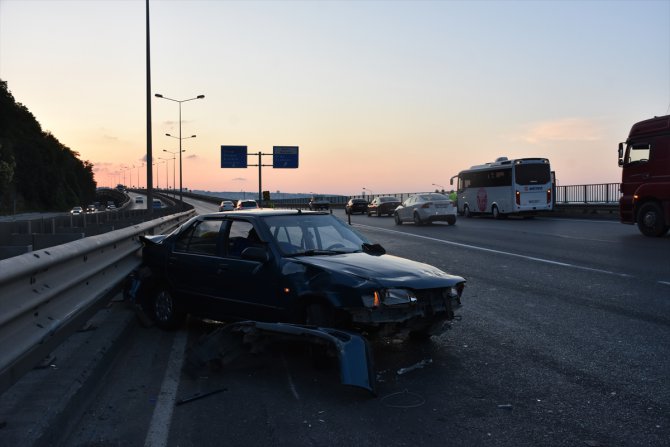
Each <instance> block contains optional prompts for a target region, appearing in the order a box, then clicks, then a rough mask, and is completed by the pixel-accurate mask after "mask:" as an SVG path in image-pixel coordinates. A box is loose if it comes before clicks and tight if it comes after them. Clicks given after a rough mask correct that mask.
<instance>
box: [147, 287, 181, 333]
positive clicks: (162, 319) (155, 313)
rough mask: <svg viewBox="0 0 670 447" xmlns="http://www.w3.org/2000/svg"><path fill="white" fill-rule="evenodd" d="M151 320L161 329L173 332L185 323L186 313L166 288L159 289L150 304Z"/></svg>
mask: <svg viewBox="0 0 670 447" xmlns="http://www.w3.org/2000/svg"><path fill="white" fill-rule="evenodd" d="M151 318H152V319H153V320H154V322H155V323H156V326H158V327H159V328H161V329H165V330H174V329H177V328H179V327H180V326H181V325H182V324H184V321H186V312H185V311H184V310H183V307H182V305H181V304H180V303H179V301H178V300H177V299H176V298H175V297H174V295H173V293H172V292H171V291H170V290H169V289H168V288H167V287H159V288H158V289H157V290H156V292H155V293H154V295H153V300H152V302H151Z"/></svg>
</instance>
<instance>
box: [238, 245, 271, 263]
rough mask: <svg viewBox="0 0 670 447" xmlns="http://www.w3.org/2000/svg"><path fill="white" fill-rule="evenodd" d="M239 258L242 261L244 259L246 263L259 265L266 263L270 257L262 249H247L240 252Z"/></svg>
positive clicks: (265, 250)
mask: <svg viewBox="0 0 670 447" xmlns="http://www.w3.org/2000/svg"><path fill="white" fill-rule="evenodd" d="M241 256H242V259H246V260H247V261H255V262H260V263H266V262H268V261H269V260H270V255H269V254H268V251H267V249H265V248H264V247H247V248H245V249H244V250H242V254H241Z"/></svg>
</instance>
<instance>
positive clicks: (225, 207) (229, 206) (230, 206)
mask: <svg viewBox="0 0 670 447" xmlns="http://www.w3.org/2000/svg"><path fill="white" fill-rule="evenodd" d="M234 209H235V204H234V203H233V202H232V201H230V200H224V201H223V202H221V204H220V205H219V211H232V210H234Z"/></svg>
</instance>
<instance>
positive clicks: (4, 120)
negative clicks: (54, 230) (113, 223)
mask: <svg viewBox="0 0 670 447" xmlns="http://www.w3.org/2000/svg"><path fill="white" fill-rule="evenodd" d="M78 157H79V153H77V152H75V151H73V150H71V149H70V148H68V147H67V146H65V145H63V144H62V143H61V142H59V141H58V139H57V138H56V137H55V136H54V135H52V134H51V133H50V132H48V131H44V130H42V127H41V126H40V124H39V122H38V121H37V119H35V117H34V116H33V114H32V113H30V111H29V110H28V108H27V107H26V106H24V105H23V104H21V103H17V102H16V101H15V100H14V96H12V93H11V92H10V91H9V89H8V88H7V82H6V81H3V80H1V79H0V214H12V213H15V212H16V213H19V212H26V211H64V210H68V209H70V208H72V207H73V206H76V205H82V206H86V204H88V203H92V202H93V201H94V199H95V188H96V183H95V180H94V177H93V164H91V163H90V162H89V161H81V160H80V159H79V158H78Z"/></svg>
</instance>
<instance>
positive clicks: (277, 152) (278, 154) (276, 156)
mask: <svg viewBox="0 0 670 447" xmlns="http://www.w3.org/2000/svg"><path fill="white" fill-rule="evenodd" d="M272 167H273V168H288V169H295V168H297V167H298V146H273V147H272Z"/></svg>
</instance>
